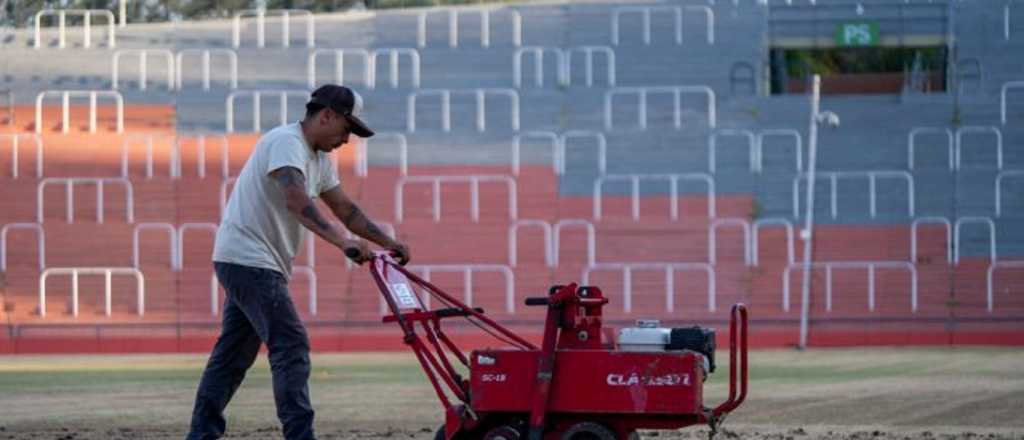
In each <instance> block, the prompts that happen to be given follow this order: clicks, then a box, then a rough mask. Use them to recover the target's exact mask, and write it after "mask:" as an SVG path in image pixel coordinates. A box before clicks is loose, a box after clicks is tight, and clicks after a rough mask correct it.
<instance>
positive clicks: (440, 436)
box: [434, 425, 444, 440]
mask: <svg viewBox="0 0 1024 440" xmlns="http://www.w3.org/2000/svg"><path fill="white" fill-rule="evenodd" d="M434 440H444V425H441V426H440V427H438V428H437V431H436V432H434Z"/></svg>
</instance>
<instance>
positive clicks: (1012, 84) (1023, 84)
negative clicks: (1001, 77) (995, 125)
mask: <svg viewBox="0 0 1024 440" xmlns="http://www.w3.org/2000/svg"><path fill="white" fill-rule="evenodd" d="M1010 89H1024V81H1009V82H1006V83H1003V87H1001V88H1000V89H999V120H1000V121H1002V123H1003V125H1006V94H1007V92H1009V91H1010Z"/></svg>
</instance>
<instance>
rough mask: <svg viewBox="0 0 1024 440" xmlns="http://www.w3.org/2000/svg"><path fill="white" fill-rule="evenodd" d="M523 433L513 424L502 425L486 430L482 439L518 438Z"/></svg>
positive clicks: (504, 439) (510, 439) (512, 439)
mask: <svg viewBox="0 0 1024 440" xmlns="http://www.w3.org/2000/svg"><path fill="white" fill-rule="evenodd" d="M522 437H523V435H522V434H521V433H520V432H519V430H518V429H516V428H515V427H513V426H509V425H502V426H498V427H495V428H494V429H491V430H490V431H487V434H485V435H484V440H519V439H520V438H522Z"/></svg>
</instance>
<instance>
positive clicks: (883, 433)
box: [0, 349, 1024, 440]
mask: <svg viewBox="0 0 1024 440" xmlns="http://www.w3.org/2000/svg"><path fill="white" fill-rule="evenodd" d="M204 361H205V357H204V356H178V355H176V356H99V357H97V356H57V357H50V356H33V357H0V440H3V439H11V440H29V439H59V440H71V439H75V440H99V439H161V440H162V439H180V438H183V437H184V434H185V431H186V429H187V424H188V416H189V413H190V411H191V404H192V399H193V396H194V393H195V385H196V383H197V381H198V378H199V375H200V373H201V370H202V366H203V362H204ZM313 364H314V372H313V375H312V377H311V381H310V388H311V394H312V397H313V404H314V407H315V409H316V411H317V431H318V437H319V438H321V439H370V440H376V439H401V438H411V439H429V438H432V437H433V431H434V429H435V428H436V427H437V426H438V424H439V423H440V421H441V413H440V405H439V404H438V403H437V402H436V397H434V396H433V395H432V391H431V389H430V388H429V386H428V384H427V382H426V380H425V378H424V377H423V375H422V373H421V372H420V369H419V367H418V366H417V365H416V364H415V361H414V359H413V358H411V357H410V356H407V355H404V354H401V355H395V354H389V355H381V354H361V355H352V354H343V355H320V356H316V357H314V360H313ZM751 364H752V367H753V369H752V371H751V387H750V388H751V394H750V397H749V398H748V400H747V402H746V403H744V405H743V406H742V407H741V408H740V409H739V410H737V411H736V412H735V413H733V414H732V415H731V416H730V417H729V419H728V420H727V422H726V425H725V429H724V430H723V432H722V433H721V434H720V436H719V437H718V438H723V439H733V438H744V439H765V440H802V439H836V440H875V439H878V440H882V439H886V440H911V439H913V440H949V439H955V438H963V439H976V440H982V439H993V440H994V439H1015V440H1024V368H1021V366H1022V365H1024V350H1020V349H858V350H811V351H807V352H796V351H788V350H780V351H759V352H755V353H753V354H752V357H751ZM725 368H726V367H724V366H723V369H722V370H720V372H719V373H718V374H717V375H715V376H713V378H712V380H711V381H709V382H708V383H707V384H706V385H705V395H706V397H705V399H706V404H714V403H715V402H718V401H720V400H721V399H723V398H724V396H725V394H726V392H727V389H726V386H725V379H726V378H727V373H726V372H727V370H725ZM228 419H229V426H228V436H227V437H225V438H229V439H251V440H269V439H280V438H281V434H280V429H279V425H278V424H277V421H276V417H275V412H274V406H273V397H272V390H271V387H270V376H269V371H268V369H267V368H266V360H265V359H261V360H258V361H257V367H254V369H253V370H252V371H251V372H250V374H249V376H248V377H247V379H246V382H245V383H244V384H243V386H242V388H241V389H240V390H239V392H238V394H237V395H236V397H235V399H234V401H233V402H232V403H231V405H230V406H229V409H228ZM706 435H707V429H706V428H703V427H691V428H686V429H682V430H678V431H645V432H643V437H644V438H666V439H690V438H693V439H697V438H706Z"/></svg>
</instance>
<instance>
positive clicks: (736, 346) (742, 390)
mask: <svg viewBox="0 0 1024 440" xmlns="http://www.w3.org/2000/svg"><path fill="white" fill-rule="evenodd" d="M737 327H738V329H737ZM737 330H739V331H737ZM737 355H738V357H739V361H738V362H737ZM737 372H738V373H739V376H740V377H739V381H738V386H737V377H736V374H737ZM746 398H747V306H745V305H743V304H735V305H733V306H732V313H731V319H730V320H729V398H728V399H727V400H726V401H725V402H723V403H722V404H721V405H718V406H717V407H715V409H714V410H712V414H713V416H714V417H715V418H718V417H721V416H722V414H725V413H728V412H730V411H732V410H734V409H736V408H737V407H739V406H740V404H741V403H743V401H744V400H745V399H746Z"/></svg>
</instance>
